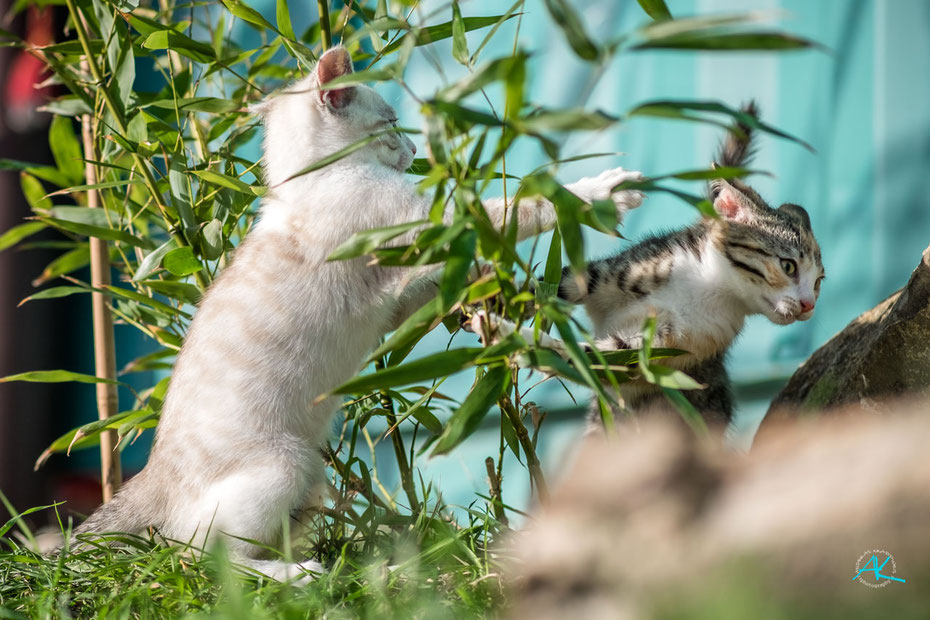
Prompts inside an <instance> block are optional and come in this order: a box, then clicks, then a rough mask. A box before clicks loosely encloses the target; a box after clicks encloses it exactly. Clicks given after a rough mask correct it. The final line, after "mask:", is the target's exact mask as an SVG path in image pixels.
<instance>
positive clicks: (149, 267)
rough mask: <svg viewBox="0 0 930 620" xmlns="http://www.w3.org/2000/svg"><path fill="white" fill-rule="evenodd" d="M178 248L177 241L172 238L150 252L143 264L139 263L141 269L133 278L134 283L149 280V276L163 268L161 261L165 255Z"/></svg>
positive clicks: (137, 270) (138, 269)
mask: <svg viewBox="0 0 930 620" xmlns="http://www.w3.org/2000/svg"><path fill="white" fill-rule="evenodd" d="M176 246H177V241H175V240H174V238H172V239H169V240H168V241H166V242H165V243H163V244H161V245H160V246H158V247H157V248H156V249H154V250H152V251H151V252H149V253H148V254H147V255H146V257H145V258H144V259H142V262H141V263H139V267H138V268H137V269H136V275H134V276H133V278H132V279H133V281H134V282H138V281H139V280H142V279H144V278H147V277H148V276H149V275H151V274H152V272H154V271H155V270H156V269H158V268H159V267H160V266H161V261H162V258H164V256H165V254H167V253H168V252H170V251H171V250H172V249H174V248H175V247H176Z"/></svg>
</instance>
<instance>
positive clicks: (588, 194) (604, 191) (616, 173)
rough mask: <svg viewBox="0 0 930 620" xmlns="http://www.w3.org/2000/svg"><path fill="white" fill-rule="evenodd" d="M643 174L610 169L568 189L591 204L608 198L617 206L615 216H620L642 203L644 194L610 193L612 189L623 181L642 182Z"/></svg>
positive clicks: (578, 182) (639, 192)
mask: <svg viewBox="0 0 930 620" xmlns="http://www.w3.org/2000/svg"><path fill="white" fill-rule="evenodd" d="M642 180H643V173H641V172H638V171H636V170H624V169H623V168H611V169H610V170H605V171H604V172H602V173H600V174H599V175H597V176H596V177H585V178H583V179H581V180H579V181H577V182H575V183H572V184H571V185H569V186H568V189H569V190H571V191H572V192H573V193H574V194H576V195H577V196H578V197H579V198H581V199H583V200H585V201H587V202H592V201H594V200H606V199H608V198H610V200H612V201H613V202H614V204H615V205H617V215H618V219H619V216H622V215H623V214H624V213H626V212H627V211H629V210H630V209H635V208H636V207H638V206H639V205H640V204H642V202H643V198H644V197H645V194H643V192H641V191H639V190H635V189H624V190H620V191H616V192H612V191H611V190H613V188H614V187H616V186H617V185H619V184H621V183H623V182H624V181H642Z"/></svg>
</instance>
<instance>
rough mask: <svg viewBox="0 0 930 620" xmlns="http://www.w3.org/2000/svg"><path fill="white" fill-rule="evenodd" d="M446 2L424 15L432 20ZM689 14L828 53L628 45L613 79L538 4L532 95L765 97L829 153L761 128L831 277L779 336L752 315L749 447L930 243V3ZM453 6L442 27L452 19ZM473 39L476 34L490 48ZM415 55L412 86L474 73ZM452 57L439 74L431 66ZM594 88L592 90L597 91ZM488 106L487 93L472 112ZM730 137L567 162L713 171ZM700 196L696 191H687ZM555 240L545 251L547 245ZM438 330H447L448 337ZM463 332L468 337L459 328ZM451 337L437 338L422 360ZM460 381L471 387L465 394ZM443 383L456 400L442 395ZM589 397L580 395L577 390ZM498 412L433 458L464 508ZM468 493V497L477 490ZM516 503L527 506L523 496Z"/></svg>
mask: <svg viewBox="0 0 930 620" xmlns="http://www.w3.org/2000/svg"><path fill="white" fill-rule="evenodd" d="M574 5H575V6H578V7H582V6H583V7H584V9H583V16H584V19H585V22H586V25H587V26H588V28H589V31H590V33H591V34H592V35H594V36H595V37H597V38H599V39H600V40H607V39H609V38H611V37H612V36H616V35H617V34H618V33H622V32H628V31H630V30H631V29H633V28H635V27H637V26H640V25H642V24H644V23H646V22H647V21H648V19H647V18H646V17H645V16H644V14H643V13H642V11H641V10H640V9H639V7H638V6H637V5H636V3H635V2H633V1H632V0H589V1H587V2H584V3H580V2H575V3H574ZM444 6H445V5H443V4H442V3H428V4H427V6H426V7H423V5H421V7H422V11H423V13H424V14H429V13H430V11H431V10H432V9H433V8H434V7H444ZM668 6H669V8H670V9H671V11H672V13H673V14H674V15H676V16H685V15H693V14H701V15H704V14H708V13H721V12H736V11H746V10H753V11H757V10H758V11H761V12H763V13H762V15H761V16H760V17H765V18H767V21H768V22H770V23H772V22H774V23H776V24H777V25H779V26H780V27H781V28H783V29H785V30H787V31H790V32H793V33H795V34H798V35H801V36H804V37H808V38H810V39H813V40H815V41H817V42H819V43H821V44H822V45H823V46H824V47H825V49H823V50H813V51H804V52H792V53H785V54H767V53H715V54H711V53H683V52H681V53H680V52H659V51H654V52H635V53H634V52H630V53H626V54H621V55H620V56H619V57H618V58H616V59H615V60H614V61H613V62H612V63H611V64H610V65H609V66H608V67H606V69H605V70H604V71H603V73H602V74H600V75H598V74H597V73H596V71H595V69H593V68H592V67H591V66H590V65H587V64H585V63H583V62H581V61H580V60H578V59H577V58H576V57H575V56H574V55H573V54H572V52H571V50H570V49H569V48H568V46H567V44H566V43H565V41H564V39H563V38H562V35H561V33H560V32H559V31H558V30H557V29H556V28H555V27H554V24H553V22H552V20H551V18H550V17H549V15H548V13H547V12H546V10H545V7H544V5H543V3H542V2H527V3H526V13H525V15H524V16H523V20H522V24H520V33H519V36H518V41H519V45H520V46H521V47H522V48H524V49H526V50H528V51H530V52H532V60H531V66H532V69H531V70H530V71H529V75H531V76H532V84H531V98H532V100H533V101H535V102H538V103H541V104H544V105H550V106H574V105H585V106H586V107H590V108H600V109H603V110H605V111H607V112H609V113H611V114H615V115H622V114H623V113H624V112H625V111H626V110H628V109H630V108H631V107H632V106H633V105H635V104H637V103H640V102H643V101H646V100H650V99H666V98H677V99H706V100H719V101H722V102H724V103H726V104H728V105H731V106H737V105H739V104H740V103H741V102H744V101H746V100H748V99H750V98H754V99H756V100H757V101H758V102H759V104H760V107H761V110H762V114H763V116H764V120H765V121H766V122H768V123H771V124H774V125H775V126H777V127H779V128H781V129H783V130H785V131H787V132H789V133H791V134H793V135H796V136H799V137H801V138H803V139H804V140H806V141H808V142H809V143H810V144H811V145H812V146H813V147H814V149H815V151H816V152H813V153H811V152H808V151H807V150H805V149H803V148H802V147H800V146H798V145H797V144H794V143H791V142H787V141H783V140H779V139H776V138H773V137H770V136H762V137H761V139H760V142H759V149H758V156H757V159H756V166H755V167H756V168H759V169H763V170H767V171H770V172H771V173H772V174H773V176H772V177H764V176H758V177H755V178H754V179H752V180H751V181H752V183H753V184H754V186H755V187H756V188H757V189H758V190H759V191H760V193H761V194H762V195H763V196H764V197H765V198H766V199H767V200H768V201H769V202H771V203H773V204H780V203H782V202H795V203H798V204H802V205H804V206H805V207H807V209H808V211H809V212H810V214H811V219H812V224H813V227H814V231H815V233H816V235H817V237H818V239H819V241H820V244H821V247H822V250H823V260H824V264H825V268H826V272H827V279H826V281H825V282H824V285H823V292H822V295H821V297H820V300H819V303H818V309H817V312H816V314H815V316H814V318H813V319H812V320H811V321H809V322H806V323H797V324H795V325H791V326H787V327H781V326H776V325H773V324H771V323H769V322H768V321H766V320H765V319H763V318H762V317H754V318H753V319H751V320H750V321H749V322H748V323H747V326H746V329H745V331H744V332H743V335H742V336H741V338H740V339H739V341H738V342H737V343H736V345H735V346H734V347H733V350H732V352H731V355H730V358H729V363H728V367H729V369H730V373H731V376H732V378H733V380H734V383H735V386H736V391H737V396H738V399H739V402H738V405H737V407H738V414H737V420H736V422H735V428H734V430H735V440H734V443H735V444H736V445H738V446H747V445H748V442H749V440H750V439H751V436H752V433H753V432H754V430H755V428H756V426H757V425H758V422H759V421H760V420H761V417H762V415H763V414H764V412H765V410H766V408H767V405H768V402H769V400H770V399H771V397H772V395H774V393H775V392H777V390H778V389H779V387H780V385H781V384H782V383H783V382H784V380H785V379H787V377H788V376H790V374H791V373H792V372H793V371H794V369H795V368H797V366H798V364H800V363H801V362H802V361H803V360H804V359H806V358H807V356H808V355H809V354H810V353H811V352H812V351H813V350H814V349H816V348H817V347H818V346H820V345H821V344H823V343H824V342H825V341H826V340H828V339H829V338H830V337H831V336H832V335H833V334H834V333H836V332H837V331H839V330H840V329H842V328H843V327H844V326H845V325H846V324H847V323H848V322H849V321H850V320H852V319H853V318H854V317H855V316H857V315H858V314H859V313H861V312H862V311H864V310H866V309H868V308H870V307H872V306H874V305H875V304H876V303H877V302H878V301H880V300H881V299H883V298H884V297H886V296H887V295H889V294H890V293H892V292H893V291H895V290H896V289H898V288H899V287H900V286H902V285H903V283H904V282H905V281H906V279H907V276H908V274H909V273H910V270H911V269H912V268H913V267H914V266H915V265H916V264H917V261H918V259H919V256H920V253H921V251H922V250H923V249H924V248H925V247H926V246H927V245H928V243H930V209H928V204H927V203H928V201H927V198H926V194H927V190H926V187H927V179H928V172H930V79H928V78H930V3H927V2H925V1H923V0H894V1H892V0H884V1H883V0H875V1H871V0H844V1H840V0H821V1H817V2H811V1H809V0H808V1H804V0H782V1H777V0H756V1H752V2H746V1H737V0H668ZM462 7H463V12H464V13H465V14H466V15H469V14H471V15H478V14H493V13H499V12H501V11H502V10H503V8H504V4H502V3H498V2H491V1H477V0H476V1H471V2H463V3H462ZM449 12H450V11H449V9H448V8H439V9H438V12H437V14H436V15H435V17H434V18H433V19H434V20H435V21H444V20H445V19H448V14H449ZM516 28H517V24H516V23H515V20H514V21H511V22H509V23H508V24H507V25H505V26H504V27H502V28H501V31H500V32H499V33H498V36H497V38H496V41H495V44H493V45H492V46H491V47H490V49H488V50H487V51H486V52H485V56H486V57H493V56H494V55H497V54H500V55H502V54H506V53H508V52H509V50H510V48H511V46H512V44H513V35H514V32H515V31H516ZM480 36H481V35H478V34H471V35H470V41H475V42H477V41H480ZM434 47H435V48H436V49H435V50H434V51H423V52H419V53H418V54H417V55H416V57H415V60H414V62H413V63H411V65H410V67H409V70H408V73H407V79H408V81H409V84H410V86H411V87H412V89H413V90H414V91H415V92H416V93H418V94H420V95H428V94H430V93H432V92H433V91H434V90H435V89H437V88H438V87H439V86H440V85H441V84H442V83H443V80H444V78H449V79H451V78H454V77H457V76H458V75H460V74H461V73H462V69H461V67H458V66H455V65H454V64H453V63H452V62H451V61H450V62H443V61H442V59H443V58H451V56H450V54H449V53H448V51H449V50H447V49H445V48H446V47H448V45H447V44H443V43H439V44H437V45H435V46H434ZM436 62H440V63H441V65H442V73H440V72H438V71H437V70H436V69H435V67H434V63H436ZM589 91H590V94H588V93H589ZM383 92H384V93H385V96H386V97H387V98H388V100H389V101H390V102H391V103H392V104H393V105H395V106H396V107H397V108H398V109H399V110H400V112H401V120H402V122H403V123H404V124H406V125H410V126H419V123H420V119H419V116H418V110H417V107H416V105H415V104H414V103H413V102H412V101H410V100H409V99H408V98H407V97H406V95H405V93H404V92H403V91H402V90H401V89H399V88H392V87H391V86H390V85H385V87H384V88H383ZM472 103H473V104H474V105H481V103H482V102H481V101H480V100H475V101H473V102H472ZM719 139H720V130H719V129H718V128H715V127H710V126H701V125H695V124H690V123H681V122H676V121H667V120H646V119H632V120H630V121H628V122H623V123H621V124H620V125H619V126H617V127H615V128H612V129H610V130H607V131H605V132H602V133H597V134H588V135H583V136H582V135H579V136H576V137H574V138H572V139H571V140H569V141H568V142H567V143H566V144H565V145H564V151H563V154H564V155H565V156H569V155H575V154H582V153H591V152H603V151H621V152H623V153H626V155H624V156H618V157H612V158H605V159H598V160H589V161H585V162H578V163H575V164H571V165H566V166H564V167H563V168H562V169H561V170H560V174H559V176H560V178H561V179H562V180H563V181H566V182H568V181H571V180H573V179H575V178H577V177H579V176H583V175H587V174H595V173H596V172H598V171H599V170H601V169H603V168H604V167H607V166H615V165H622V166H624V167H629V168H633V169H638V170H642V171H643V172H644V173H645V174H647V175H658V174H661V173H665V172H671V171H677V170H684V169H690V168H698V167H703V166H706V165H707V164H708V163H709V162H710V160H711V157H712V153H713V152H714V149H715V147H716V145H717V142H718V141H719ZM515 154H516V155H517V157H515V158H513V159H511V160H510V161H509V162H508V165H509V166H512V170H514V171H515V173H516V174H519V173H520V172H521V171H523V172H526V171H529V170H531V169H532V168H534V167H535V166H537V165H539V164H541V163H544V161H545V157H544V156H543V154H542V153H541V152H539V151H538V150H537V149H536V148H535V147H534V146H533V145H531V144H527V145H525V146H524V147H523V148H521V149H519V150H517V151H515ZM690 188H691V189H692V191H699V189H700V188H699V187H698V186H696V185H693V184H692V185H691V186H690ZM694 218H695V213H694V212H693V210H692V209H691V208H690V207H688V206H687V205H684V204H683V203H680V202H678V201H677V200H676V199H674V198H671V197H669V196H666V195H653V196H650V197H649V199H648V200H647V201H646V203H645V204H644V206H643V207H642V208H640V209H638V210H637V211H635V212H633V213H631V214H630V216H629V218H628V220H627V221H626V223H625V227H624V230H623V232H624V235H625V236H626V237H628V238H629V239H630V240H631V241H635V240H636V239H638V238H641V237H643V236H644V235H646V234H648V233H651V232H655V231H659V230H664V229H668V228H674V227H677V226H680V225H684V224H686V223H688V222H690V221H692V220H693V219H694ZM587 242H588V246H587V247H588V255H589V256H591V257H596V256H599V255H604V254H609V253H612V252H616V251H618V250H619V249H621V248H622V247H626V244H627V243H629V242H624V241H619V242H618V241H617V240H615V239H611V238H609V237H605V236H603V235H599V234H597V233H594V232H593V231H592V232H590V234H589V235H588V236H587ZM542 247H543V248H545V247H547V242H546V241H544V242H543V243H542ZM440 332H441V330H440ZM461 338H462V340H460V341H458V342H459V343H462V342H463V341H464V339H466V338H471V336H468V335H463V336H461ZM447 344H448V335H447V334H445V333H436V334H434V335H433V336H432V337H431V338H428V339H427V341H425V342H424V343H423V345H421V350H424V349H427V348H440V347H445V346H447ZM469 381H470V378H469V377H461V378H460V379H459V383H458V385H457V388H458V389H459V390H464V389H465V388H467V387H468V384H469ZM444 387H446V388H447V391H453V392H454V391H455V390H454V389H453V388H451V387H449V383H447V384H446V386H444ZM574 395H575V398H576V399H578V401H579V402H584V400H586V394H585V393H584V391H583V390H574ZM531 398H532V399H534V400H536V401H537V402H538V403H539V404H540V405H541V406H543V407H545V408H547V409H550V410H552V412H551V414H550V418H549V420H548V421H547V424H548V425H549V427H548V428H545V427H544V428H543V431H542V433H541V444H540V451H541V454H542V455H543V458H544V460H545V462H546V465H547V468H548V470H549V471H550V472H552V473H556V472H557V471H558V470H559V468H560V466H561V463H563V462H564V460H565V459H566V458H569V455H570V454H571V448H572V446H573V445H575V441H576V440H577V438H578V436H579V432H580V424H579V422H580V416H579V415H578V413H577V409H575V410H572V407H573V402H572V400H571V399H570V398H569V397H568V396H567V394H566V393H565V391H564V390H563V389H562V388H561V387H560V386H559V385H558V384H556V383H555V382H547V383H546V384H544V385H542V386H540V387H539V388H537V389H536V390H535V391H534V392H533V396H532V397H531ZM496 420H497V418H496V416H489V417H488V428H487V430H486V432H485V433H484V434H479V435H476V436H475V437H474V438H472V439H471V440H470V441H469V442H468V443H467V444H466V445H465V446H463V449H462V450H460V451H458V452H457V453H455V454H454V455H452V456H450V457H444V458H443V459H434V460H433V461H431V462H430V463H429V465H428V468H427V469H428V471H429V472H430V474H431V475H435V476H437V477H438V478H439V479H441V481H442V485H441V488H443V489H444V492H445V493H446V497H447V499H450V500H454V499H460V501H466V500H467V499H468V498H469V496H470V493H469V492H470V491H471V490H479V491H481V492H486V488H487V487H486V482H485V474H484V471H483V460H484V457H485V456H488V455H493V454H496V450H497V429H496V428H495V423H496ZM510 471H511V478H510V480H509V484H508V485H507V486H505V489H504V494H505V497H507V496H508V494H509V498H510V500H511V501H513V500H516V499H517V498H524V499H525V498H526V488H525V478H524V477H523V474H522V472H521V473H520V474H519V475H515V474H517V471H518V470H516V469H514V468H512V467H511V469H510ZM466 491H467V492H466ZM518 503H519V502H518Z"/></svg>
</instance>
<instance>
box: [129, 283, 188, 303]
mask: <svg viewBox="0 0 930 620" xmlns="http://www.w3.org/2000/svg"><path fill="white" fill-rule="evenodd" d="M139 284H141V285H143V286H147V287H149V288H150V289H152V290H153V291H155V292H156V293H161V294H162V295H165V296H166V297H171V298H172V299H177V300H178V301H180V302H183V303H186V304H191V305H196V304H198V303H200V298H201V297H203V293H202V292H201V291H200V289H199V288H197V287H196V286H194V285H193V284H190V283H188V282H176V281H174V280H142V281H141V282H139Z"/></svg>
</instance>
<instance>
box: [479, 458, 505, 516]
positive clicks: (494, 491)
mask: <svg viewBox="0 0 930 620" xmlns="http://www.w3.org/2000/svg"><path fill="white" fill-rule="evenodd" d="M484 467H485V469H487V471H488V488H489V489H490V491H491V506H492V507H493V508H494V517H495V518H496V519H497V520H498V521H500V522H501V524H502V525H510V522H509V521H508V519H507V513H506V512H504V502H503V500H502V499H501V479H500V476H499V475H498V472H496V471H495V470H494V459H492V458H491V457H490V456H489V457H488V458H486V459H484Z"/></svg>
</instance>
